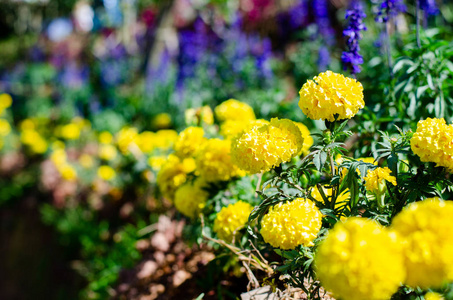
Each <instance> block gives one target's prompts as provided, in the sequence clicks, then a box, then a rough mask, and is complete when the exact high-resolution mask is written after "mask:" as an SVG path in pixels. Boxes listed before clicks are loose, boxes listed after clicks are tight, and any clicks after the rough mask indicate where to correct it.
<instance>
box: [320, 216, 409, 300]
mask: <svg viewBox="0 0 453 300" xmlns="http://www.w3.org/2000/svg"><path fill="white" fill-rule="evenodd" d="M315 269H316V274H317V276H318V278H319V279H320V281H321V284H322V285H323V286H324V287H325V288H326V289H327V290H328V291H331V292H332V293H333V294H334V296H335V297H339V298H341V299H348V300H370V299H376V300H377V299H390V297H391V296H392V294H394V293H395V292H396V291H397V289H398V287H399V286H400V284H401V283H402V282H403V281H404V278H405V275H406V274H405V269H404V264H403V256H402V251H401V250H400V244H399V242H398V239H397V235H396V234H395V233H393V232H391V231H389V230H387V229H385V228H384V227H382V226H380V225H378V224H377V223H375V222H374V221H372V220H369V219H366V218H357V217H352V218H349V219H347V221H346V222H345V223H341V222H339V223H337V224H336V225H335V226H334V228H333V229H332V230H330V231H329V233H328V236H327V238H326V239H325V240H324V241H323V242H322V243H321V245H320V246H319V247H318V249H317V251H316V254H315Z"/></svg>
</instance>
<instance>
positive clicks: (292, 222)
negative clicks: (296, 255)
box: [260, 198, 322, 250]
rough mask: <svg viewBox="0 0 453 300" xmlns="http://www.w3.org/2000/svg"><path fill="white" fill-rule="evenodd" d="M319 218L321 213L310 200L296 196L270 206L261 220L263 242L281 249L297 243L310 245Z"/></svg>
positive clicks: (289, 247) (287, 248)
mask: <svg viewBox="0 0 453 300" xmlns="http://www.w3.org/2000/svg"><path fill="white" fill-rule="evenodd" d="M321 220H322V214H321V212H320V211H319V209H318V208H317V207H316V205H315V204H314V203H313V202H312V201H310V200H308V199H303V198H297V199H295V200H294V201H291V202H287V203H285V204H283V203H279V204H277V205H275V206H274V207H271V208H270V209H269V212H268V213H267V214H266V215H264V217H263V219H262V220H261V230H260V233H261V235H262V236H263V239H264V241H265V242H267V243H269V244H271V245H272V246H273V247H278V248H281V249H283V250H290V249H294V248H295V247H297V246H299V245H304V246H307V247H311V246H313V245H314V244H313V240H314V239H315V238H316V237H317V235H318V232H319V230H320V229H321V225H322V224H321Z"/></svg>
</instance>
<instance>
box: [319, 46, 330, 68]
mask: <svg viewBox="0 0 453 300" xmlns="http://www.w3.org/2000/svg"><path fill="white" fill-rule="evenodd" d="M329 64H330V53H329V50H328V49H327V47H325V46H321V47H320V48H319V51H318V70H319V71H320V72H323V71H326V70H327V67H328V66H329Z"/></svg>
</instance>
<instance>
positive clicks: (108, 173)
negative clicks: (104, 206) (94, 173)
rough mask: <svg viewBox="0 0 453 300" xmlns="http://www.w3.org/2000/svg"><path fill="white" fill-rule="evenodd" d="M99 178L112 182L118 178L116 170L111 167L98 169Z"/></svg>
mask: <svg viewBox="0 0 453 300" xmlns="http://www.w3.org/2000/svg"><path fill="white" fill-rule="evenodd" d="M98 176H99V177H100V178H102V179H104V180H107V181H109V180H112V179H113V178H114V177H115V176H116V172H115V170H114V169H113V168H112V167H110V166H100V167H99V168H98Z"/></svg>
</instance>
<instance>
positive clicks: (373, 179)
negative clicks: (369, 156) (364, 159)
mask: <svg viewBox="0 0 453 300" xmlns="http://www.w3.org/2000/svg"><path fill="white" fill-rule="evenodd" d="M390 173H392V171H391V170H390V169H389V168H387V167H384V168H379V167H378V168H376V169H374V170H368V172H367V175H366V176H365V177H364V178H363V179H365V188H366V189H367V190H368V191H370V192H375V193H376V192H379V191H381V190H382V189H383V188H385V181H388V182H390V183H391V184H393V185H396V177H395V176H392V175H390Z"/></svg>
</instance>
